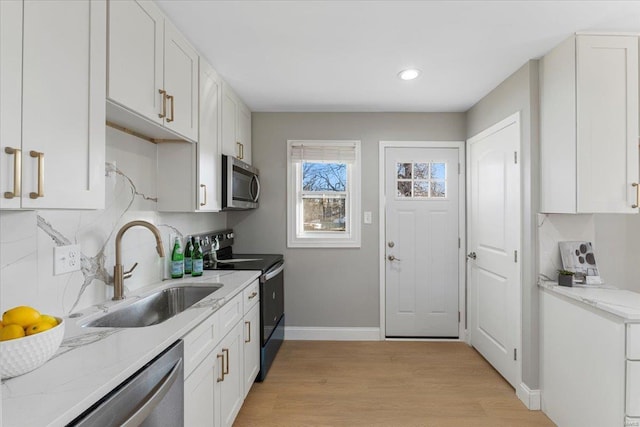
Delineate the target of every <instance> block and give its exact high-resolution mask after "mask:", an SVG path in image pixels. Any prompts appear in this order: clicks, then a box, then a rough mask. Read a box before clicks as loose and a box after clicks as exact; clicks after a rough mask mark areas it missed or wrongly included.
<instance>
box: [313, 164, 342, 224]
mask: <svg viewBox="0 0 640 427" xmlns="http://www.w3.org/2000/svg"><path fill="white" fill-rule="evenodd" d="M346 188H347V165H346V164H345V163H313V162H303V163H302V202H303V204H302V209H303V221H304V231H323V232H326V231H338V232H344V231H345V230H346V221H345V218H346Z"/></svg>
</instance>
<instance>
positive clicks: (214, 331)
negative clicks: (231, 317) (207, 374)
mask: <svg viewBox="0 0 640 427" xmlns="http://www.w3.org/2000/svg"><path fill="white" fill-rule="evenodd" d="M218 319H219V318H218V312H215V313H213V314H212V315H211V316H210V317H209V318H208V319H207V320H205V321H204V322H202V323H201V324H199V325H198V326H196V327H195V328H193V329H192V330H191V331H190V332H189V333H188V334H187V335H185V336H184V337H183V338H182V339H183V341H184V377H185V378H187V377H188V376H189V374H190V373H191V371H193V370H194V369H195V368H196V366H198V364H200V362H201V361H202V360H203V359H204V358H205V357H206V356H207V354H209V352H210V351H211V350H213V348H214V347H215V346H216V344H217V343H218V341H220V338H222V336H221V335H220V321H219V320H218Z"/></svg>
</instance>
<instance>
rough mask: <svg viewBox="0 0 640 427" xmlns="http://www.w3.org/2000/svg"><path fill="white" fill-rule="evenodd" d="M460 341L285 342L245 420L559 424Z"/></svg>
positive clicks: (495, 426)
mask: <svg viewBox="0 0 640 427" xmlns="http://www.w3.org/2000/svg"><path fill="white" fill-rule="evenodd" d="M553 425H554V424H553V423H552V422H551V421H550V420H549V419H548V418H547V417H546V416H545V415H544V414H543V413H542V412H540V411H529V410H528V409H527V408H525V406H524V405H523V404H522V403H521V402H520V401H519V400H518V398H517V397H516V395H515V392H514V390H513V388H511V386H509V384H508V383H507V382H506V381H505V380H504V379H503V378H502V377H501V376H500V375H499V374H498V373H497V372H496V371H495V370H494V369H493V368H492V367H491V366H490V365H489V364H488V363H487V362H486V361H485V360H484V359H483V358H482V357H481V356H480V355H479V354H478V353H477V352H476V351H475V350H473V349H472V348H471V347H469V346H467V345H466V344H464V343H457V342H345V341H340V342H333V341H330V342H328V341H285V342H284V344H283V346H282V348H281V349H280V352H279V353H278V357H277V358H276V360H275V362H274V364H273V366H272V368H271V370H270V371H269V374H268V376H267V379H266V381H265V382H263V383H255V384H254V385H253V387H252V389H251V391H250V392H249V395H248V396H247V399H246V400H245V402H244V406H243V407H242V409H241V411H240V414H239V415H238V417H237V419H236V422H235V424H234V426H235V427H242V426H261V427H270V426H285V427H286V426H385V427H386V426H399V427H400V426H429V427H431V426H434V427H436V426H437V427H439V426H455V427H461V426H487V427H501V426H517V427H521V426H553Z"/></svg>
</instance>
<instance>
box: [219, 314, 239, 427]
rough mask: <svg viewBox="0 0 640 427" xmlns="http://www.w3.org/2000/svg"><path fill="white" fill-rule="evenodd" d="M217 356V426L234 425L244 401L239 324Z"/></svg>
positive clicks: (221, 344)
mask: <svg viewBox="0 0 640 427" xmlns="http://www.w3.org/2000/svg"><path fill="white" fill-rule="evenodd" d="M215 355H216V359H217V362H216V363H217V364H218V372H220V375H219V376H218V378H216V383H215V392H214V393H215V396H214V399H215V401H214V403H215V404H214V407H215V409H216V412H218V413H219V414H220V422H219V424H218V423H217V424H216V426H221V427H227V426H231V425H233V421H234V420H235V419H236V415H238V412H240V408H241V407H242V402H243V401H244V373H243V367H244V363H243V333H242V323H241V322H238V323H237V324H236V326H234V328H233V329H232V330H231V332H229V334H228V335H227V336H226V337H224V338H223V339H222V341H221V342H220V344H219V345H218V347H216V350H215Z"/></svg>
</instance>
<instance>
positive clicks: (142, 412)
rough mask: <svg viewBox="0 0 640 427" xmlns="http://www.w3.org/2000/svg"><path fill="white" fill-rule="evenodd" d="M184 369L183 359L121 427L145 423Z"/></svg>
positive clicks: (133, 426)
mask: <svg viewBox="0 0 640 427" xmlns="http://www.w3.org/2000/svg"><path fill="white" fill-rule="evenodd" d="M181 369H182V359H180V360H178V362H177V363H176V364H175V365H174V366H173V369H172V370H171V371H170V372H169V373H168V374H167V375H165V376H164V378H162V380H161V381H160V382H159V383H158V384H157V385H156V386H155V387H154V388H153V389H152V390H151V391H150V392H149V394H148V395H147V396H146V397H145V398H144V400H143V401H142V402H141V403H140V405H139V407H138V409H137V410H136V411H135V412H134V413H133V414H132V415H131V416H130V417H129V418H127V420H126V421H125V422H123V423H122V424H121V427H137V426H139V425H140V424H142V423H143V422H144V420H145V419H146V418H147V417H148V416H149V414H150V413H151V411H153V410H154V408H155V407H156V406H158V403H160V401H161V400H162V399H163V398H164V396H165V395H166V394H167V393H168V392H169V389H170V388H171V386H172V385H173V383H174V382H176V378H178V376H179V375H180V370H181Z"/></svg>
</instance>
